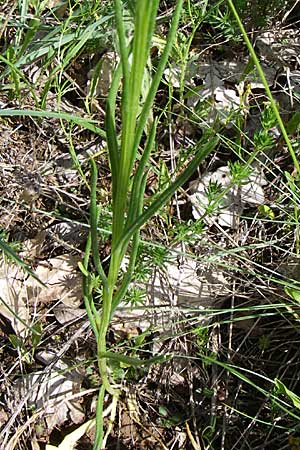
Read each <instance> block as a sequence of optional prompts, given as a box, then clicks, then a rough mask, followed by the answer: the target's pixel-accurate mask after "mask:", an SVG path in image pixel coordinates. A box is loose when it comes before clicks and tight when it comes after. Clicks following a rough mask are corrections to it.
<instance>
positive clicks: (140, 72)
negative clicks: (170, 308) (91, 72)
mask: <svg viewBox="0 0 300 450" xmlns="http://www.w3.org/2000/svg"><path fill="white" fill-rule="evenodd" d="M183 1H184V0H177V1H176V5H175V9H174V13H173V18H172V22H171V25H170V30H169V34H168V36H167V39H166V43H165V47H164V51H163V53H162V55H161V57H160V61H159V63H158V66H157V68H156V71H155V74H154V75H153V79H152V82H151V85H150V88H149V91H148V94H147V96H146V98H145V100H144V103H143V104H141V98H142V95H141V94H142V89H143V78H144V74H145V71H146V68H147V64H148V61H149V57H150V49H151V44H152V37H153V34H154V30H155V23H156V17H157V11H158V6H159V0H152V1H151V2H148V1H146V0H136V1H135V2H131V5H133V10H134V33H133V38H132V40H131V42H129V43H128V42H127V38H126V33H125V29H124V23H123V10H122V2H121V0H115V1H114V6H115V21H116V30H117V36H118V47H119V58H120V62H119V64H118V66H117V68H116V70H115V72H114V76H113V80H112V84H111V87H110V92H109V95H108V99H107V106H106V120H105V125H106V138H107V148H108V155H109V161H110V167H111V177H112V236H111V254H110V264H109V269H108V272H107V273H106V272H105V270H104V268H103V266H102V263H101V258H100V254H99V245H98V244H99V242H98V233H97V224H98V218H99V211H100V210H99V206H98V204H97V165H96V161H95V160H94V159H91V199H90V236H89V239H88V242H87V246H86V251H85V257H84V261H83V264H82V265H81V268H82V272H83V294H84V301H85V306H86V310H87V313H88V317H89V319H90V322H91V326H92V329H93V331H94V334H95V336H96V340H97V358H98V366H99V371H100V375H101V382H102V385H101V388H100V392H99V397H98V405H97V411H96V430H97V431H96V437H95V443H94V450H99V449H101V448H103V447H104V446H105V441H106V438H107V436H108V433H109V432H110V428H111V426H112V425H110V426H109V427H108V428H109V429H108V430H107V433H106V436H105V437H104V433H103V418H102V413H103V400H104V395H105V393H108V394H110V395H111V396H112V399H113V400H112V404H113V408H112V416H111V421H110V424H112V422H113V420H114V414H115V411H116V405H117V399H118V395H119V391H118V388H117V387H116V386H115V385H114V384H113V383H112V381H111V380H110V378H109V374H108V360H109V359H118V360H121V361H122V358H123V359H124V361H125V359H126V361H125V362H126V364H132V365H134V366H136V365H139V364H140V365H142V364H143V361H139V360H137V359H135V358H128V357H125V356H124V357H123V356H122V355H120V354H113V353H112V352H109V351H107V343H106V335H107V330H108V327H109V324H110V321H111V319H112V316H113V314H114V311H115V310H116V308H117V307H118V305H119V303H120V302H121V300H122V298H123V297H124V295H125V293H126V290H127V288H128V286H129V283H130V281H131V278H132V274H133V271H134V267H135V262H136V257H137V252H138V247H139V238H140V229H141V227H142V226H143V225H144V224H145V223H146V222H147V220H149V219H150V217H151V216H153V215H154V214H155V213H156V212H157V211H158V210H159V209H160V208H161V207H162V206H163V205H164V203H165V202H166V201H167V200H168V199H170V197H171V196H172V195H173V194H174V192H175V191H176V190H177V189H178V188H179V187H180V186H181V185H182V184H183V183H185V182H186V181H187V180H188V179H189V177H190V176H191V174H192V173H193V172H194V171H195V170H196V168H197V166H198V165H199V163H200V162H201V161H202V160H203V159H204V158H205V157H206V156H207V155H208V154H209V153H210V152H211V151H212V150H213V148H214V147H215V146H216V144H217V140H218V139H217V138H216V137H215V136H213V135H212V133H210V135H209V137H208V136H206V137H204V138H203V140H202V142H201V143H200V145H199V147H198V148H197V151H196V153H195V156H194V158H193V160H192V161H191V162H190V163H189V165H188V166H187V167H186V168H185V169H184V170H183V171H182V172H181V174H180V175H179V176H178V177H177V178H176V179H175V181H174V182H173V183H172V184H171V185H170V186H169V187H168V188H167V189H166V190H165V191H163V192H162V193H161V194H160V195H159V196H158V197H155V200H153V202H152V203H151V202H150V206H147V207H146V206H145V205H144V192H145V187H146V180H147V164H148V161H149V157H150V154H151V150H152V148H153V146H154V143H155V135H156V127H157V120H154V121H153V123H152V125H151V127H150V131H149V132H148V135H147V138H146V143H145V145H144V148H143V149H141V148H142V142H143V140H142V138H144V135H146V132H145V129H146V124H147V123H148V121H149V117H150V113H151V108H152V105H153V101H154V98H155V94H156V92H157V89H158V86H159V83H160V81H161V79H162V75H163V71H164V68H165V66H166V63H167V60H168V58H169V55H170V51H171V49H172V45H173V43H174V41H175V38H176V32H177V27H178V23H179V19H180V13H181V9H182V5H183ZM120 85H121V86H122V87H121V88H120ZM120 91H121V110H120V116H121V117H120V118H119V115H118V113H117V111H116V110H117V106H116V104H117V96H118V94H119V93H120ZM117 115H118V118H119V119H118V120H119V123H120V124H121V126H120V127H118V129H120V132H119V133H118V131H117V128H116V116H117ZM134 167H136V169H135V171H134V170H133V168H134ZM147 205H149V202H148V203H147ZM90 254H92V259H93V264H94V268H95V271H96V276H98V277H99V278H100V280H101V284H102V292H103V294H102V305H101V309H100V310H98V309H97V308H96V306H95V304H94V300H93V280H94V279H95V276H94V274H92V273H91V272H90V269H89V258H90ZM125 254H129V255H130V256H129V264H128V268H127V272H126V274H125V275H124V276H123V279H122V280H121V282H120V281H119V276H120V267H121V263H122V260H123V258H124V256H125ZM155 361H156V359H155ZM150 362H151V361H150ZM148 363H149V361H148Z"/></svg>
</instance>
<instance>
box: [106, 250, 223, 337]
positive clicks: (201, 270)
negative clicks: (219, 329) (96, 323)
mask: <svg viewBox="0 0 300 450" xmlns="http://www.w3.org/2000/svg"><path fill="white" fill-rule="evenodd" d="M124 268H126V265H124ZM138 287H139V288H142V289H145V290H146V298H145V301H144V302H143V304H142V305H141V306H139V305H134V306H129V305H125V304H124V303H122V304H121V305H120V306H119V307H118V309H117V311H116V313H115V318H116V319H118V321H119V322H124V324H125V323H126V326H128V324H130V326H131V327H138V328H140V329H141V330H142V331H145V330H147V329H148V328H150V327H151V328H153V327H156V328H157V329H160V330H167V329H168V328H170V326H171V324H172V321H173V320H175V321H176V320H178V316H180V315H183V316H184V315H185V314H193V313H196V314H197V315H198V316H199V311H200V310H201V309H204V308H211V307H213V305H214V304H215V303H216V301H218V300H219V299H220V298H221V297H223V296H225V295H227V294H228V292H229V291H228V282H227V280H226V277H225V274H224V272H223V271H222V270H221V269H220V268H219V267H218V265H217V264H210V263H208V262H207V263H200V262H199V261H197V260H195V259H193V258H190V257H187V256H184V257H181V258H179V257H178V254H177V253H176V252H175V251H173V252H171V255H170V258H169V260H168V262H166V263H165V265H164V267H163V268H160V269H156V268H155V269H154V270H153V274H152V276H151V277H150V280H149V282H148V283H147V284H146V285H141V284H138ZM195 311H196V312H195Z"/></svg>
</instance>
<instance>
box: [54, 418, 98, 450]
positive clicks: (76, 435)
mask: <svg viewBox="0 0 300 450" xmlns="http://www.w3.org/2000/svg"><path fill="white" fill-rule="evenodd" d="M94 425H95V419H91V420H88V421H87V422H85V423H83V424H82V425H80V427H78V428H76V429H75V430H74V431H72V432H71V433H69V434H67V436H65V437H64V439H63V441H62V442H61V443H60V444H59V446H58V447H56V446H54V445H46V450H74V447H75V445H76V444H77V442H78V441H79V439H81V438H82V436H84V435H85V434H86V433H87V432H88V431H89V430H90V428H92V427H93V426H94Z"/></svg>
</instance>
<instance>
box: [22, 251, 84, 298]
mask: <svg viewBox="0 0 300 450" xmlns="http://www.w3.org/2000/svg"><path fill="white" fill-rule="evenodd" d="M80 260H81V258H80V257H79V256H74V255H61V256H57V257H55V258H50V259H49V260H47V261H45V262H41V263H40V264H39V265H38V267H37V268H36V270H35V274H36V275H37V277H38V278H39V279H40V280H41V281H42V282H43V283H44V284H45V285H46V287H45V288H44V287H42V286H40V285H39V284H38V283H37V282H36V281H35V280H34V279H32V278H29V279H28V280H27V282H26V285H25V288H26V289H27V292H28V296H29V297H30V298H31V299H32V300H36V299H38V300H40V301H42V302H43V303H50V302H53V301H57V300H60V301H61V302H63V303H64V304H65V305H68V306H74V307H77V306H79V305H80V304H81V301H82V276H81V273H80V271H79V270H77V268H78V262H79V261H80Z"/></svg>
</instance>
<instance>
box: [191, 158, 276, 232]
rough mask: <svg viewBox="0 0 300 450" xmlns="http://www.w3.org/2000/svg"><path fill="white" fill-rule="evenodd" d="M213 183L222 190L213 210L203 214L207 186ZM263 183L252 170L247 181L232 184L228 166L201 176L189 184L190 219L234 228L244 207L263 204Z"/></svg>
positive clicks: (261, 176) (259, 175)
mask: <svg viewBox="0 0 300 450" xmlns="http://www.w3.org/2000/svg"><path fill="white" fill-rule="evenodd" d="M215 183H216V184H218V185H219V186H220V187H221V188H222V189H223V193H222V195H221V193H220V194H218V195H217V202H216V203H217V204H216V208H215V211H214V212H213V213H211V214H209V215H206V210H207V207H208V205H209V202H210V199H209V196H208V191H209V187H210V186H211V185H212V184H215ZM266 184H267V182H266V179H265V178H264V176H263V175H262V174H261V173H260V172H258V171H257V170H256V169H253V171H252V173H251V174H250V176H249V177H248V180H247V181H245V182H244V184H242V186H236V185H233V184H232V178H231V175H230V169H229V167H227V166H222V167H219V168H218V169H217V170H216V171H215V172H208V173H206V174H204V175H203V176H201V178H200V179H199V181H198V182H196V183H195V182H193V184H191V185H190V189H191V191H192V192H193V194H192V195H190V201H191V203H192V214H193V217H194V218H195V219H196V220H198V219H201V218H203V220H204V221H205V222H206V223H208V224H209V225H212V224H213V223H215V222H218V223H219V225H221V226H223V227H230V228H236V224H237V221H238V219H239V217H240V216H241V214H242V212H243V210H244V208H245V206H246V204H248V205H250V206H257V205H262V204H263V203H264V201H265V194H264V190H263V186H265V185H266Z"/></svg>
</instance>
